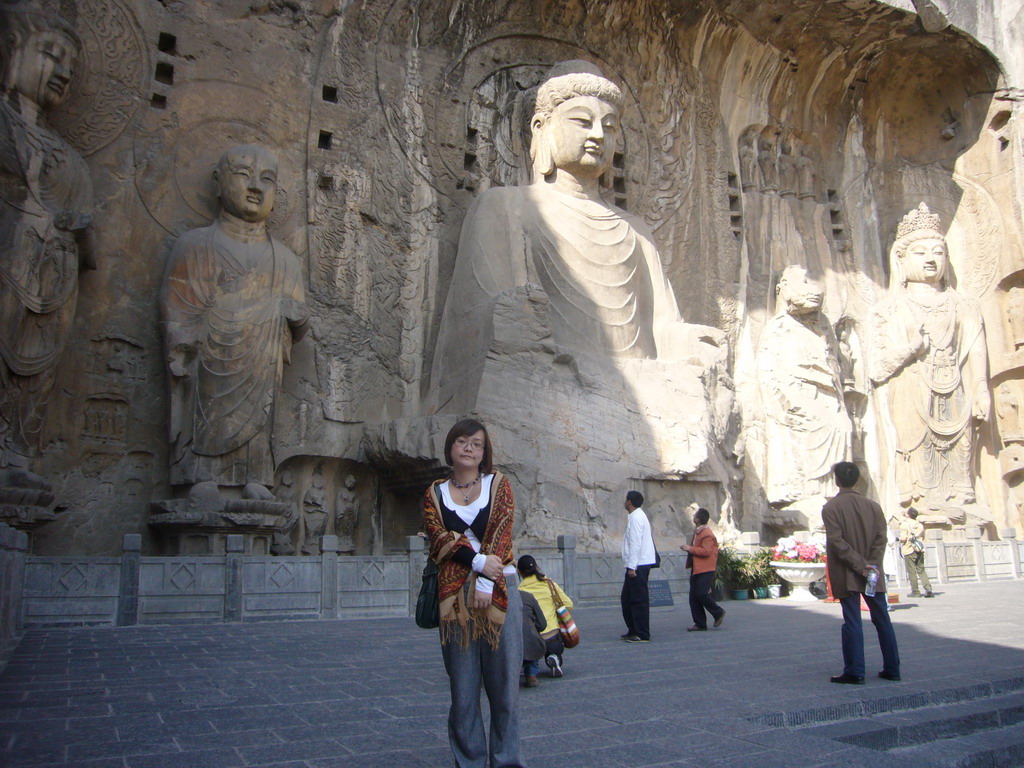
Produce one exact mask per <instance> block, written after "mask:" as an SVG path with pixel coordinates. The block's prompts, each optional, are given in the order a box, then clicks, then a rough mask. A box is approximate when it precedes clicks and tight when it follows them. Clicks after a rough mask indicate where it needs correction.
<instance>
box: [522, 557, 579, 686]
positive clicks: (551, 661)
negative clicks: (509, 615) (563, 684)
mask: <svg viewBox="0 0 1024 768" xmlns="http://www.w3.org/2000/svg"><path fill="white" fill-rule="evenodd" d="M517 567H518V569H519V577H520V578H521V579H522V581H521V582H520V583H519V589H520V590H522V591H523V592H528V593H530V594H531V595H533V596H534V597H535V598H536V599H537V602H538V603H539V604H540V607H541V610H542V611H543V612H544V621H545V622H546V626H547V628H546V629H545V630H544V631H543V633H542V634H541V637H542V638H544V644H545V648H544V663H545V664H547V666H548V669H549V670H550V671H551V676H552V677H561V676H562V653H563V651H564V650H565V646H564V645H563V644H562V634H561V632H559V631H558V615H557V614H556V613H555V600H554V598H553V597H552V595H551V591H552V589H554V591H555V593H556V594H557V595H558V599H559V600H561V601H562V604H563V605H565V607H566V608H568V609H569V610H570V611H571V610H572V599H571V598H570V597H569V596H568V595H567V594H565V592H563V591H562V588H561V587H560V586H558V583H557V582H556V581H555V580H554V579H549V578H548V577H547V576H545V575H544V574H543V573H541V571H540V568H538V567H537V561H536V560H535V559H534V557H533V555H523V556H522V557H520V558H519V563H518V564H517ZM532 669H533V671H532V673H531V672H527V675H529V674H533V675H536V674H537V670H538V669H540V665H539V664H537V663H534V664H533V666H532Z"/></svg>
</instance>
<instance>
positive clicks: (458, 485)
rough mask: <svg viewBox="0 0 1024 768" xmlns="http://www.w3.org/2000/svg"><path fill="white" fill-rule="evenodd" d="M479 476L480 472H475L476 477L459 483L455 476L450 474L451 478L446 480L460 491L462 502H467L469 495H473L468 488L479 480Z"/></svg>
mask: <svg viewBox="0 0 1024 768" xmlns="http://www.w3.org/2000/svg"><path fill="white" fill-rule="evenodd" d="M481 476H482V473H480V472H477V474H476V477H474V478H473V479H472V480H471V481H470V482H468V483H460V482H459V481H458V480H456V479H455V476H454V475H452V479H451V480H449V481H448V482H450V483H451V484H452V485H454V486H455V487H456V488H458V489H459V490H460V491H462V503H463V504H469V497H470V496H472V495H473V491H472V490H470V489H471V488H472V487H473V486H474V485H476V484H477V483H479V482H480V477H481Z"/></svg>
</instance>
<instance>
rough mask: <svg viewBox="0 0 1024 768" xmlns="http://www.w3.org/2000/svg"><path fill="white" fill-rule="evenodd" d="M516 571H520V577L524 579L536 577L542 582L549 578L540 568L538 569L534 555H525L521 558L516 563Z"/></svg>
mask: <svg viewBox="0 0 1024 768" xmlns="http://www.w3.org/2000/svg"><path fill="white" fill-rule="evenodd" d="M516 570H518V571H519V575H520V576H523V577H524V578H525V577H526V576H536V577H537V578H538V579H540V580H541V581H543V580H544V579H546V578H547V576H545V575H544V574H543V573H541V570H540V568H538V567H537V561H536V560H535V559H534V557H533V555H523V556H522V557H520V558H519V562H518V563H516Z"/></svg>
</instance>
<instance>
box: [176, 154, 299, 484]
mask: <svg viewBox="0 0 1024 768" xmlns="http://www.w3.org/2000/svg"><path fill="white" fill-rule="evenodd" d="M213 178H214V182H215V185H216V190H217V194H218V197H219V198H220V204H221V210H220V213H219V215H218V216H217V220H216V221H215V222H214V223H213V224H212V225H210V226H209V227H204V228H202V229H194V230H191V231H189V232H186V233H185V234H184V235H182V236H181V237H180V238H179V239H178V241H177V242H176V243H175V245H174V248H173V250H172V251H171V255H170V259H169V262H168V265H167V273H166V277H165V279H164V284H163V290H162V293H161V297H160V310H161V326H162V329H163V335H164V341H165V346H166V354H167V367H168V370H169V372H170V384H171V419H170V440H171V455H170V463H171V473H170V474H171V484H172V485H175V486H186V487H194V486H195V485H197V484H202V483H208V484H209V483H212V484H215V485H216V486H217V487H218V488H219V489H221V490H222V491H223V489H238V488H242V487H243V486H244V491H243V497H250V498H272V497H271V496H270V492H269V491H268V490H267V488H269V487H270V486H272V485H273V483H274V459H273V454H272V451H271V441H270V438H271V434H270V433H271V430H272V428H273V423H274V418H273V416H274V402H275V398H276V396H277V393H278V389H279V387H280V383H281V376H282V372H283V370H284V365H285V364H286V363H287V362H288V361H289V359H290V355H291V348H292V344H294V343H295V342H297V341H298V340H299V339H301V338H302V335H303V334H304V333H305V332H306V326H307V324H308V321H309V312H308V310H307V308H306V303H305V295H304V290H303V284H302V272H301V269H300V266H299V261H298V258H297V257H296V255H295V254H294V253H293V252H292V251H291V250H290V249H289V248H287V247H286V246H285V245H284V244H283V243H281V242H280V241H279V240H275V239H274V238H272V237H271V236H270V235H269V234H268V232H267V229H266V222H267V217H268V216H269V215H270V212H271V209H272V208H273V206H274V195H275V192H276V189H277V160H276V159H275V157H274V156H273V155H272V154H271V153H270V152H268V151H267V150H265V149H263V148H261V147H257V146H252V145H242V146H237V147H234V148H233V149H230V150H228V151H227V152H225V153H224V155H223V156H222V157H221V158H220V161H219V162H218V163H217V168H216V170H215V171H214V174H213Z"/></svg>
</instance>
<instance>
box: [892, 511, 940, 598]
mask: <svg viewBox="0 0 1024 768" xmlns="http://www.w3.org/2000/svg"><path fill="white" fill-rule="evenodd" d="M900 554H901V555H903V562H904V563H906V564H907V576H909V577H910V597H921V593H920V592H918V590H917V582H918V579H919V578H920V581H921V586H923V587H924V596H925V597H935V595H933V594H932V583H931V581H930V580H929V579H928V574H927V573H926V572H925V570H924V525H922V524H921V523H920V522H918V519H917V510H916V509H914V508H913V507H910V508H908V509H907V511H906V513H905V514H904V517H903V519H902V520H900Z"/></svg>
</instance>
